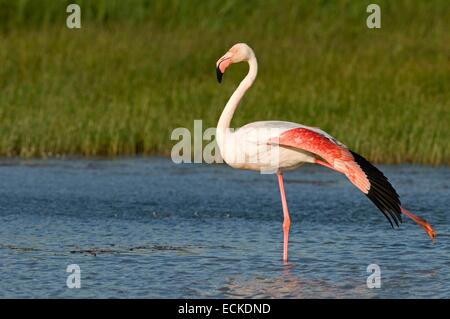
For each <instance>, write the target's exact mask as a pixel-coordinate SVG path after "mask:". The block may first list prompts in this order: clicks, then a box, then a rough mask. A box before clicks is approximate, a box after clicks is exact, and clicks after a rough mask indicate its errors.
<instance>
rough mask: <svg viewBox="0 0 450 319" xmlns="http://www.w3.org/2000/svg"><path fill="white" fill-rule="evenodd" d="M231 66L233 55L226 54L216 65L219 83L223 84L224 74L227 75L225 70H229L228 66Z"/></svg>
mask: <svg viewBox="0 0 450 319" xmlns="http://www.w3.org/2000/svg"><path fill="white" fill-rule="evenodd" d="M230 64H231V54H230V53H226V54H225V55H224V56H223V57H221V58H220V59H219V60H218V61H217V63H216V75H217V81H218V82H219V83H221V82H222V77H223V74H224V73H225V70H226V69H227V68H228V66H229V65H230Z"/></svg>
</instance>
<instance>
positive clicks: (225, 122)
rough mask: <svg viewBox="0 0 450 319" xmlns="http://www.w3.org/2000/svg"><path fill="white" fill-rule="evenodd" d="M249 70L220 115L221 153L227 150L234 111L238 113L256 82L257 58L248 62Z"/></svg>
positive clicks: (218, 133) (218, 127) (218, 128)
mask: <svg viewBox="0 0 450 319" xmlns="http://www.w3.org/2000/svg"><path fill="white" fill-rule="evenodd" d="M248 65H249V70H248V73H247V75H246V76H245V78H244V79H243V80H242V81H241V83H240V84H239V86H238V87H237V89H236V90H235V91H234V93H233V94H232V95H231V97H230V99H229V100H228V102H227V104H226V105H225V108H224V109H223V112H222V115H220V118H219V122H218V123H217V131H216V139H217V144H218V145H219V149H220V150H221V151H223V150H225V142H226V136H227V133H228V132H229V128H230V123H231V119H232V118H233V115H234V111H236V108H237V106H238V105H239V101H240V100H241V99H242V97H243V96H244V94H245V92H247V90H248V89H249V88H250V87H251V86H252V84H253V81H255V78H256V74H257V73H258V62H257V61H256V57H255V56H253V57H251V58H250V59H249V60H248ZM222 155H224V154H222Z"/></svg>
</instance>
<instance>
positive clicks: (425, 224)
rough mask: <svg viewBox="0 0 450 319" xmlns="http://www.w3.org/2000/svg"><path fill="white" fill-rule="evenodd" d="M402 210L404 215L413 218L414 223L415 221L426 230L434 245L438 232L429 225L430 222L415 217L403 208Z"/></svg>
mask: <svg viewBox="0 0 450 319" xmlns="http://www.w3.org/2000/svg"><path fill="white" fill-rule="evenodd" d="M400 209H401V211H402V213H403V214H405V215H406V216H408V217H409V218H411V219H412V220H413V221H415V222H416V223H417V224H418V225H419V226H420V227H422V228H423V229H424V230H425V232H426V233H427V235H428V237H430V239H431V240H432V241H433V243H434V242H435V241H436V232H435V231H434V230H433V228H432V227H431V225H430V224H428V222H427V221H426V220H425V219H423V218H420V217H419V216H416V215H414V214H413V213H411V212H410V211H408V210H406V209H404V208H403V207H400Z"/></svg>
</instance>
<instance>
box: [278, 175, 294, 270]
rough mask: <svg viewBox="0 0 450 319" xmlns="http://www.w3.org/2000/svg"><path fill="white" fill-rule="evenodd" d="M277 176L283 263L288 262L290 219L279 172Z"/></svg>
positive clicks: (281, 176)
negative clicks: (282, 239)
mask: <svg viewBox="0 0 450 319" xmlns="http://www.w3.org/2000/svg"><path fill="white" fill-rule="evenodd" d="M277 176H278V185H279V186H280V195H281V204H282V205H283V215H284V221H283V232H284V245H283V261H284V262H287V260H288V241H289V228H290V227H291V219H290V218H289V211H288V207H287V202H286V194H285V193H284V185H283V174H282V173H281V172H280V173H278V174H277Z"/></svg>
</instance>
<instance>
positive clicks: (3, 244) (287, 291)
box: [0, 158, 450, 298]
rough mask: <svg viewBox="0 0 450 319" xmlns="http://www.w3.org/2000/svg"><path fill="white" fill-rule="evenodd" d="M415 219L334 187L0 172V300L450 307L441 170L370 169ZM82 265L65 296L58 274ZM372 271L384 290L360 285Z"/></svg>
mask: <svg viewBox="0 0 450 319" xmlns="http://www.w3.org/2000/svg"><path fill="white" fill-rule="evenodd" d="M380 168H381V169H382V170H383V171H384V173H385V174H386V175H387V176H388V177H389V179H390V180H391V181H392V183H393V185H394V186H395V187H396V189H397V191H398V192H399V194H400V195H401V199H402V202H403V204H404V206H405V207H407V208H408V209H410V210H411V211H412V212H415V213H416V214H418V215H420V216H422V217H424V218H426V219H427V220H428V221H429V222H430V223H431V224H432V225H433V226H434V227H435V230H436V231H437V233H438V238H437V242H436V243H435V244H432V243H431V241H430V240H429V239H428V237H427V236H426V234H425V233H424V232H423V231H422V229H420V228H419V227H418V226H416V225H415V224H414V223H413V222H412V221H410V220H407V219H404V223H403V225H402V226H401V228H400V229H398V230H392V229H391V228H390V225H389V223H388V222H387V220H386V219H385V218H384V216H383V215H382V214H381V213H380V212H378V211H377V209H376V208H375V207H374V206H373V205H372V203H371V202H370V201H369V200H368V199H367V198H366V197H365V196H364V195H363V194H361V193H360V192H359V191H358V190H357V189H356V188H354V187H353V186H352V185H351V184H350V183H349V182H348V181H347V180H346V178H345V177H344V176H341V175H339V174H337V173H335V172H332V171H328V170H327V169H325V168H322V167H313V166H305V167H302V168H300V169H298V170H296V171H293V172H288V173H287V174H286V175H285V180H286V185H285V187H286V193H287V197H288V204H289V208H290V212H291V219H292V226H291V237H290V238H291V240H290V246H289V248H290V250H289V256H290V261H289V263H288V264H287V265H284V264H283V263H282V261H281V257H282V228H281V224H282V211H281V204H280V199H279V192H278V186H277V182H276V178H275V176H273V175H261V174H258V173H255V172H248V171H238V170H233V169H231V168H229V167H227V166H225V165H206V164H205V165H203V164H201V165H200V164H182V165H176V164H173V163H172V162H171V161H170V160H169V159H165V158H146V159H118V160H2V161H0V297H3V298H9V297H67V298H70V297H81V298H85V297H95V298H108V297H119V298H131V297H141V298H142V297H143V298H230V297H237V298H240V297H250V298H266V297H268V298H272V297H276V298H278V297H283V298H352V297H356V298H415V297H425V298H449V297H450V258H449V257H450V245H449V244H450V237H449V236H450V226H449V215H448V213H447V211H448V199H449V194H450V192H449V187H450V181H449V180H450V169H449V168H433V167H424V166H380ZM69 264H78V265H79V266H80V268H81V288H80V289H69V288H67V286H66V279H67V276H68V275H69V274H68V273H67V272H66V267H67V266H68V265H69ZM369 264H377V265H379V267H380V269H381V288H380V289H369V288H367V284H366V279H367V277H368V276H369V275H370V274H369V273H367V266H368V265H369Z"/></svg>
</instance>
